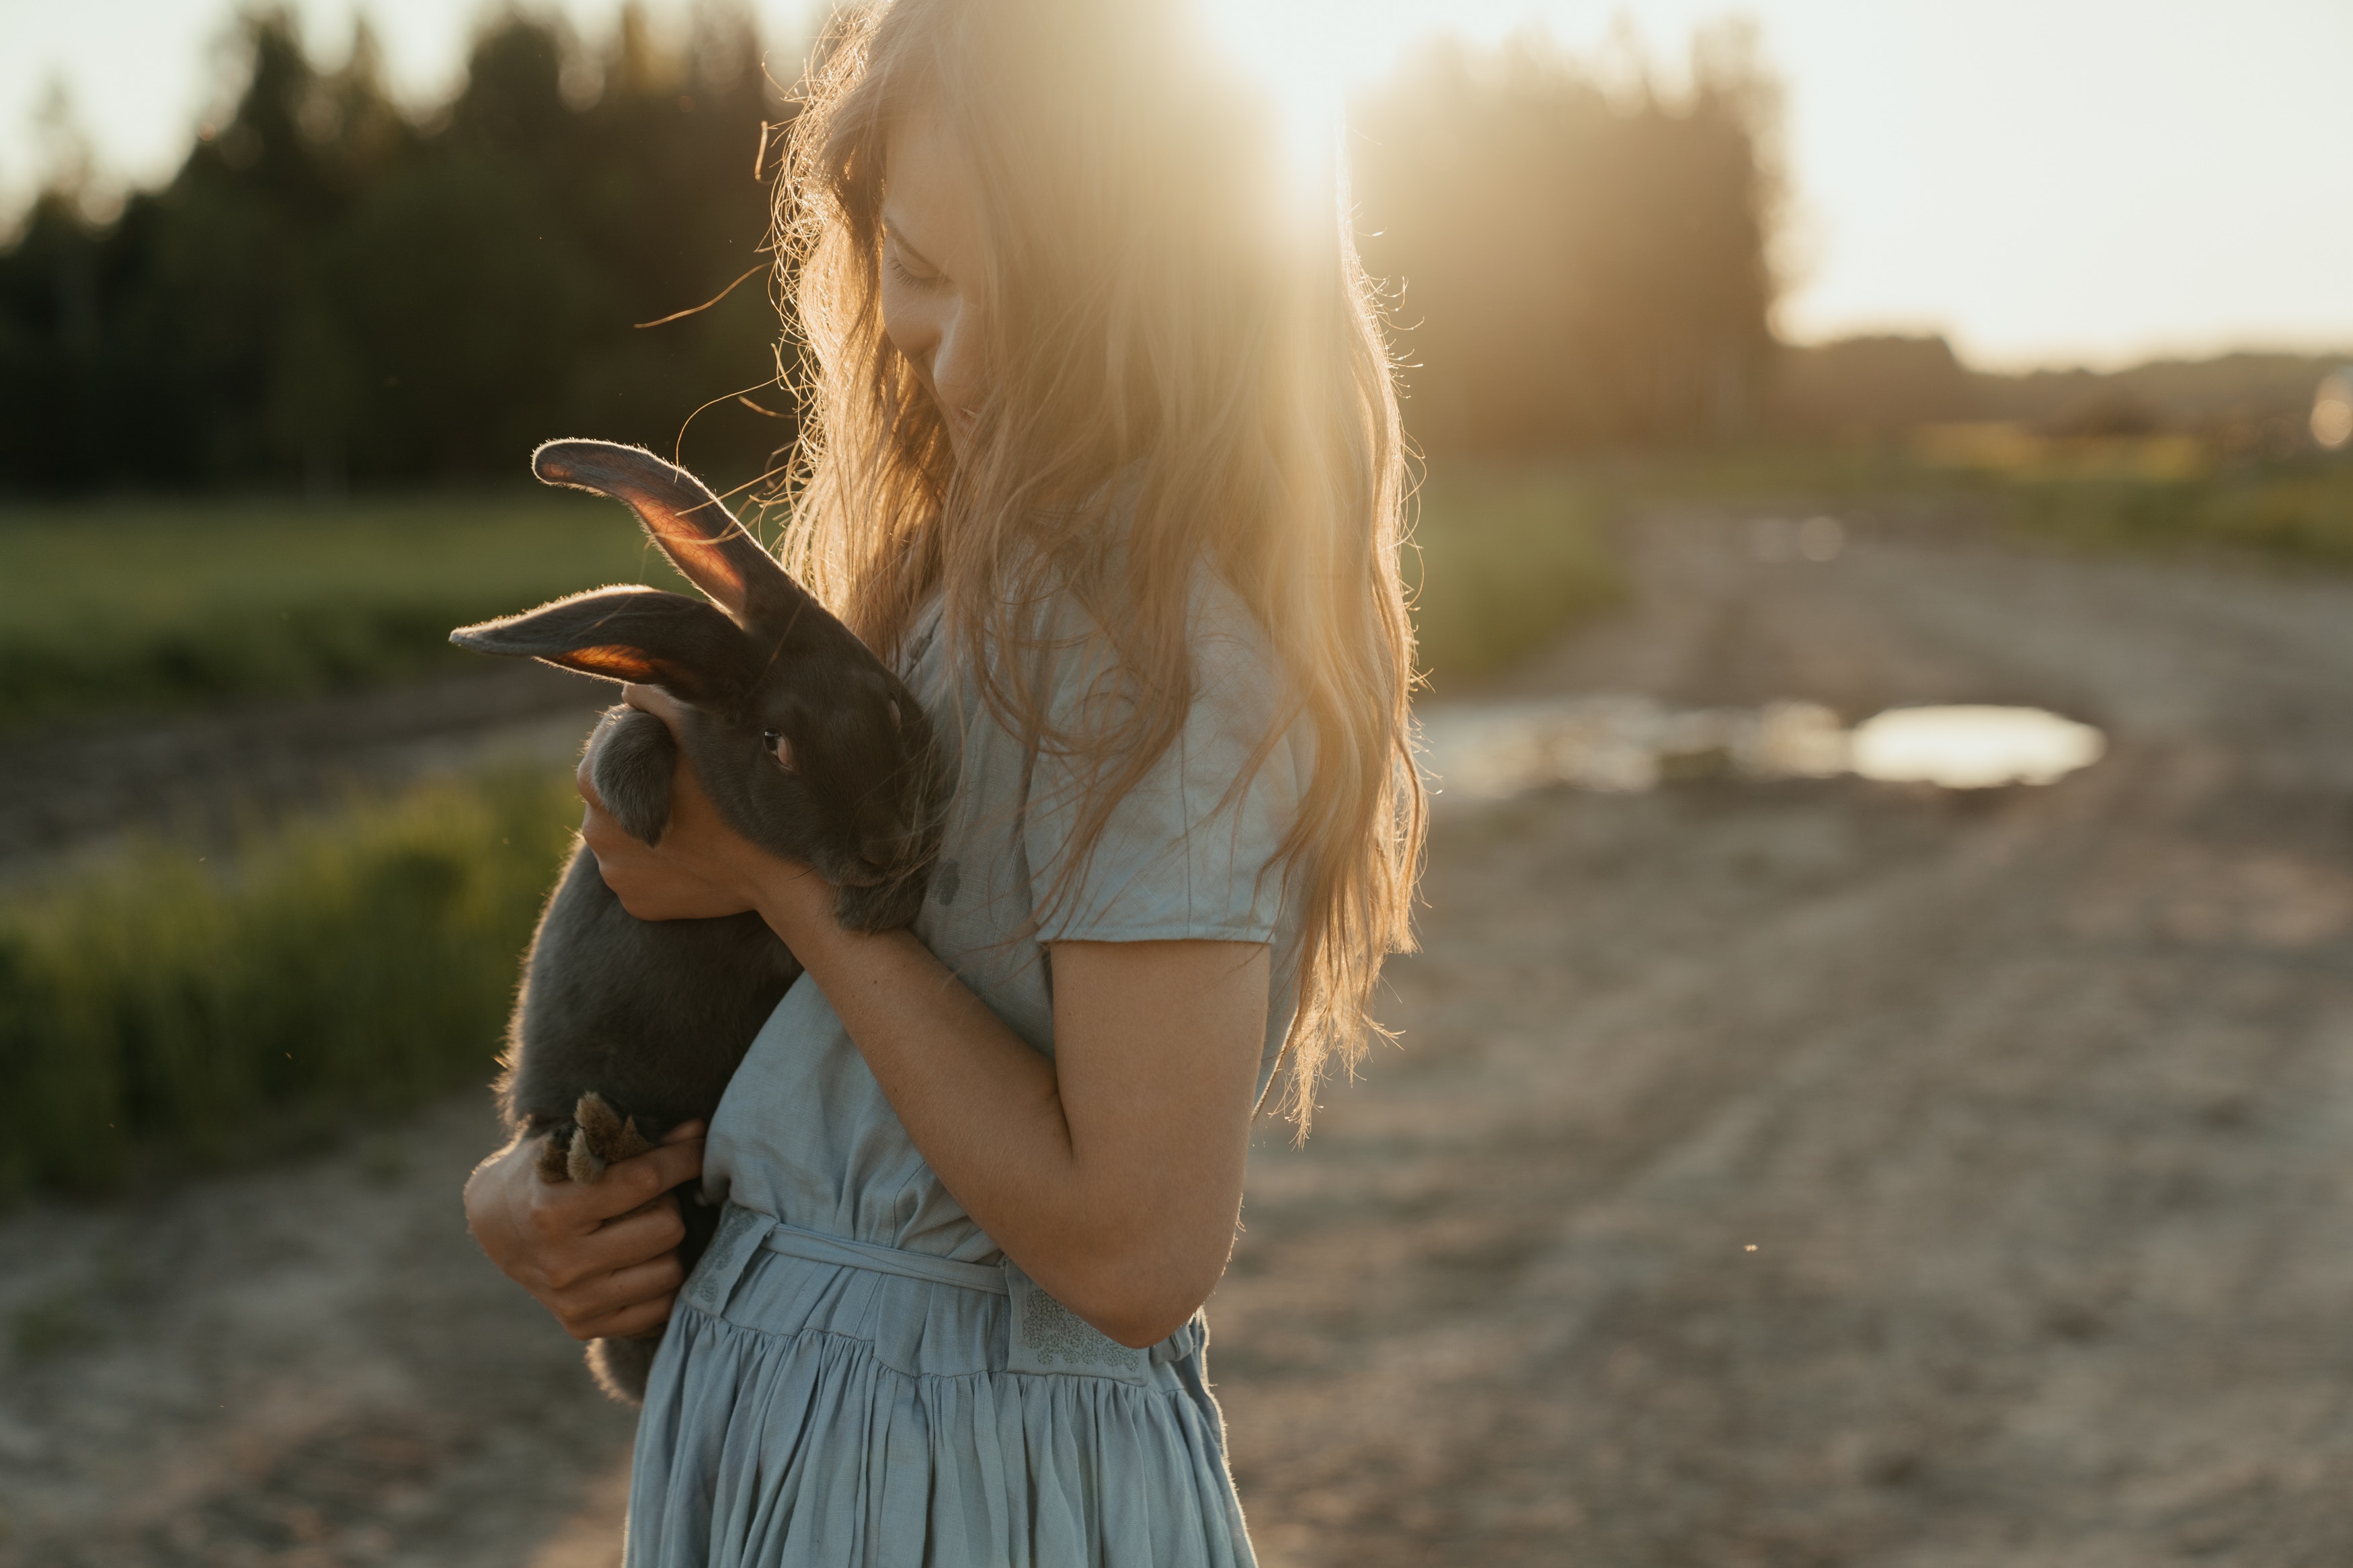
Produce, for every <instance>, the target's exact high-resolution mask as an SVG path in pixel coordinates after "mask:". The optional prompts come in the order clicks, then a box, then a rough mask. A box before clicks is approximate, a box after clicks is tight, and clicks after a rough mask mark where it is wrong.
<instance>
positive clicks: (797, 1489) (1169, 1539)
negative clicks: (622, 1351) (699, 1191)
mask: <svg viewBox="0 0 2353 1568" xmlns="http://www.w3.org/2000/svg"><path fill="white" fill-rule="evenodd" d="M1009 1313H1010V1308H1009V1306H1008V1302H1007V1300H1006V1299H1005V1298H1003V1297H999V1296H993V1295H988V1294H986V1293H984V1292H980V1291H976V1290H972V1289H961V1288H958V1287H956V1286H953V1285H945V1284H937V1283H933V1282H931V1281H928V1280H923V1279H907V1278H903V1277H900V1276H895V1275H887V1274H881V1273H877V1272H874V1271H872V1270H871V1269H864V1268H848V1267H843V1266H840V1265H838V1264H832V1263H822V1262H815V1261H811V1260H808V1259H806V1258H795V1257H787V1256H782V1255H778V1254H773V1253H762V1254H760V1255H759V1256H757V1257H755V1258H753V1259H752V1261H751V1262H750V1263H749V1264H748V1266H746V1267H745V1268H744V1271H743V1274H742V1277H741V1278H740V1279H738V1280H737V1281H735V1282H734V1284H733V1289H732V1290H730V1292H729V1293H728V1295H727V1298H726V1303H725V1306H724V1308H723V1310H721V1311H720V1312H718V1313H716V1314H713V1313H711V1312H707V1311H703V1310H698V1309H697V1308H696V1307H694V1306H692V1305H691V1304H689V1303H687V1302H686V1301H684V1300H681V1302H680V1303H679V1306H678V1308H677V1310H676V1311H675V1313H674V1315H673V1316H672V1318H671V1320H670V1330H669V1331H668V1333H667V1334H665V1335H664V1337H663V1341H662V1346H661V1351H660V1353H659V1355H658V1356H657V1357H656V1358H655V1361H654V1367H653V1373H652V1377H651V1381H650V1384H649V1388H648V1391H647V1398H646V1405H645V1412H644V1415H643V1416H642V1418H641V1419H640V1422H639V1425H638V1445H637V1458H636V1466H635V1470H634V1472H633V1475H632V1478H631V1482H630V1492H629V1521H628V1568H853V1565H866V1564H871V1565H875V1568H883V1565H888V1568H914V1565H917V1564H921V1565H923V1568H1008V1565H1018V1568H1249V1565H1250V1564H1251V1563H1252V1561H1253V1560H1252V1557H1251V1554H1250V1542H1249V1539H1248V1536H1247V1534H1246V1533H1245V1531H1244V1529H1243V1524H1242V1517H1241V1509H1240V1503H1239V1502H1238V1501H1237V1500H1236V1498H1235V1496H1234V1489H1233V1483H1232V1481H1231V1479H1229V1475H1228V1473H1227V1469H1226V1458H1225V1441H1224V1431H1223V1427H1222V1425H1221V1422H1220V1418H1219V1413H1218V1408H1217V1404H1216V1402H1215V1400H1214V1399H1213V1398H1211V1396H1210V1394H1209V1392H1208V1384H1207V1383H1206V1381H1205V1379H1204V1377H1203V1372H1202V1340H1203V1337H1204V1336H1203V1334H1202V1331H1201V1330H1200V1328H1199V1326H1198V1320H1197V1321H1196V1322H1195V1324H1194V1325H1191V1326H1188V1328H1187V1330H1186V1331H1182V1332H1180V1333H1179V1334H1178V1335H1176V1336H1175V1337H1173V1338H1172V1339H1171V1340H1169V1341H1167V1342H1164V1343H1163V1344H1162V1345H1161V1346H1158V1347H1155V1350H1154V1352H1153V1354H1152V1357H1151V1367H1150V1375H1149V1377H1148V1378H1147V1379H1146V1380H1145V1381H1144V1382H1142V1383H1137V1382H1131V1381H1126V1380H1123V1379H1117V1378H1112V1377H1103V1376H1092V1375H1084V1374H1080V1373H1011V1372H1008V1371H1006V1370H1005V1364H1006V1343H1007V1336H1008V1329H1009Z"/></svg>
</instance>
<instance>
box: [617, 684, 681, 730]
mask: <svg viewBox="0 0 2353 1568" xmlns="http://www.w3.org/2000/svg"><path fill="white" fill-rule="evenodd" d="M621 700H622V701H624V702H626V703H628V705H629V706H630V707H632V708H635V709H637V710H638V711H640V712H644V713H650V714H652V715H653V716H654V717H655V718H657V719H659V720H660V721H662V722H663V723H665V724H667V725H669V726H670V733H671V734H673V735H674V734H676V733H678V699H677V698H675V697H672V696H671V695H670V693H669V692H667V691H664V690H663V689H661V688H660V687H659V686H638V685H636V684H634V683H631V684H628V685H624V686H623V687H622V688H621Z"/></svg>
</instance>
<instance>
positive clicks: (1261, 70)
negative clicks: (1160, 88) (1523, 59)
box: [1196, 0, 1442, 166]
mask: <svg viewBox="0 0 2353 1568" xmlns="http://www.w3.org/2000/svg"><path fill="white" fill-rule="evenodd" d="M1196 4H1198V5H1199V6H1200V8H1201V12H1202V15H1203V16H1204V18H1205V20H1206V21H1207V23H1208V27H1209V29H1210V33H1211V36H1212V37H1215V38H1216V39H1217V40H1218V42H1219V45H1220V46H1221V47H1224V48H1225V49H1226V50H1227V51H1228V52H1229V54H1230V55H1231V56H1232V57H1233V58H1234V59H1235V60H1236V61H1237V62H1238V63H1239V64H1240V66H1241V67H1242V68H1243V69H1245V70H1246V71H1248V72H1249V73H1250V75H1251V76H1252V77H1254V78H1256V79H1258V81H1259V82H1260V83H1261V85H1262V86H1263V87H1264V89H1266V91H1267V92H1268V93H1269V94H1270V95H1271V97H1272V99H1273V100H1274V102H1275V104H1276V106H1277V108H1278V109H1279V110H1280V112H1281V113H1282V124H1283V132H1284V141H1285V143H1286V146H1287V150H1288V151H1289V152H1290V153H1291V154H1292V156H1293V162H1294V163H1296V164H1299V165H1301V166H1306V165H1309V164H1312V163H1314V162H1316V161H1317V160H1318V159H1319V158H1320V157H1321V156H1323V155H1325V154H1328V153H1329V151H1330V148H1331V145H1332V141H1331V138H1332V134H1333V131H1334V128H1335V126H1336V125H1337V124H1338V122H1339V118H1340V110H1341V104H1342V100H1343V98H1344V96H1345V93H1346V92H1347V90H1348V89H1349V88H1351V87H1353V86H1355V85H1356V84H1357V83H1358V82H1361V81H1363V80H1365V79H1367V78H1370V77H1372V76H1374V75H1376V74H1377V73H1378V72H1379V71H1380V70H1381V69H1382V68H1384V67H1385V66H1387V65H1388V62H1389V61H1390V59H1391V58H1394V56H1395V54H1396V52H1397V49H1398V46H1399V45H1400V44H1401V43H1402V42H1403V41H1404V38H1405V37H1406V36H1407V35H1408V33H1409V31H1410V30H1412V29H1413V27H1414V26H1415V25H1416V24H1419V27H1420V28H1421V29H1423V30H1433V29H1434V28H1436V27H1437V26H1440V24H1441V21H1442V18H1441V17H1440V15H1439V11H1438V8H1437V7H1435V6H1433V5H1427V4H1416V3H1414V0H1354V3H1347V0H1196Z"/></svg>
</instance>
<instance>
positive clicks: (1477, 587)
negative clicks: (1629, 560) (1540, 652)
mask: <svg viewBox="0 0 2353 1568" xmlns="http://www.w3.org/2000/svg"><path fill="white" fill-rule="evenodd" d="M1419 502H1420V505H1419V520H1418V521H1417V523H1416V526H1415V529H1414V534H1413V543H1414V545H1415V547H1416V548H1413V549H1409V551H1407V552H1406V557H1405V569H1406V583H1407V587H1408V589H1409V592H1410V593H1411V594H1412V595H1413V603H1414V626H1415V631H1416V633H1417V635H1418V637H1419V641H1420V656H1421V663H1422V667H1423V668H1424V669H1426V670H1428V671H1429V673H1430V683H1431V686H1432V688H1433V689H1437V690H1440V691H1443V690H1446V689H1449V688H1450V687H1451V686H1454V685H1456V684H1458V683H1462V682H1467V681H1471V680H1475V679H1477V678H1478V677H1480V676H1482V675H1488V674H1492V673H1493V672H1494V671H1495V670H1498V669H1501V668H1504V666H1506V665H1509V664H1511V663H1513V662H1514V660H1516V659H1519V658H1525V656H1527V655H1528V654H1531V653H1533V652H1535V650H1536V649H1537V648H1539V647H1543V646H1544V645H1545V644H1546V643H1547V642H1550V641H1551V640H1553V639H1554V638H1556V637H1559V636H1560V635H1561V634H1562V633H1563V632H1564V631H1566V630H1567V628H1568V627H1569V626H1572V625H1574V624H1575V623H1576V622H1577V620H1578V619H1580V618H1581V617H1583V616H1588V615H1590V614H1592V613H1594V612H1595V611H1597V610H1599V609H1602V608H1605V607H1607V606H1608V605H1611V604H1614V603H1615V602H1617V600H1618V599H1619V598H1620V597H1621V596H1622V595H1623V594H1624V592H1625V579H1624V575H1623V573H1622V572H1621V570H1620V564H1619V561H1618V556H1617V553H1616V552H1615V551H1614V550H1613V549H1612V547H1611V545H1610V542H1609V535H1608V532H1607V530H1606V523H1607V520H1608V519H1609V516H1610V514H1611V511H1612V510H1613V506H1614V502H1613V500H1612V491H1611V489H1610V488H1609V486H1608V485H1606V484H1605V483H1603V482H1602V481H1600V480H1599V479H1596V478H1594V477H1592V476H1589V475H1581V474H1579V473H1577V471H1575V470H1572V469H1569V468H1538V467H1524V468H1471V467H1464V468H1457V469H1450V470H1445V471H1441V472H1436V473H1433V474H1432V475H1431V476H1430V479H1429V480H1428V481H1427V482H1426V483H1425V484H1424V485H1423V486H1422V488H1421V491H1420V495H1419Z"/></svg>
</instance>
